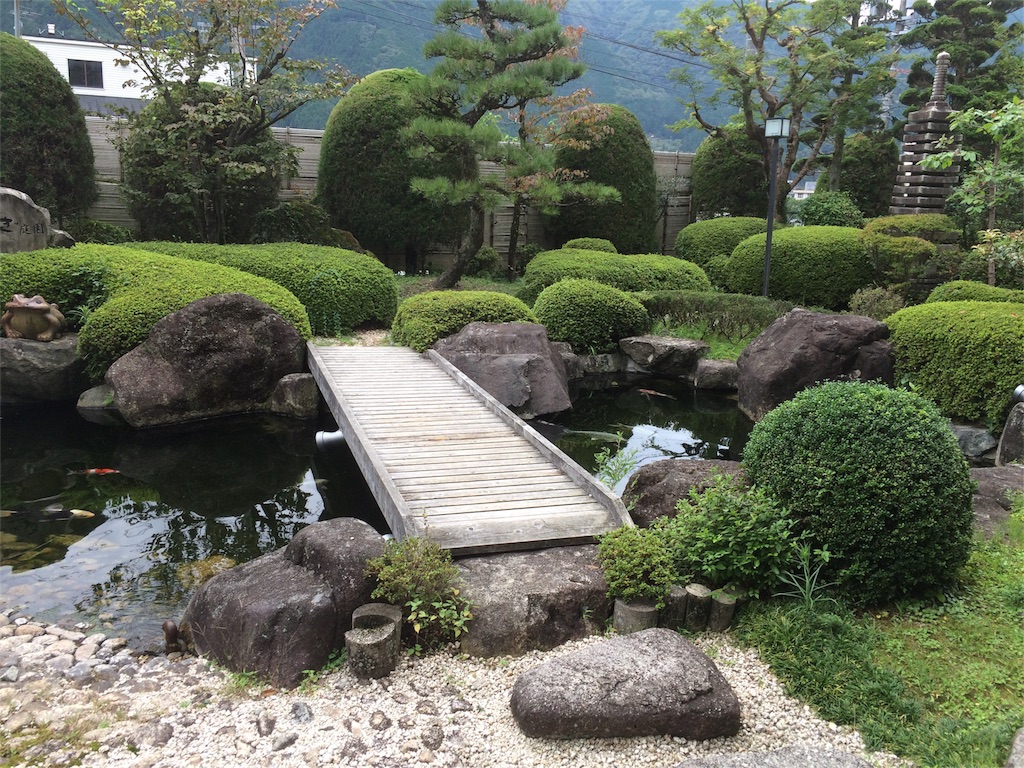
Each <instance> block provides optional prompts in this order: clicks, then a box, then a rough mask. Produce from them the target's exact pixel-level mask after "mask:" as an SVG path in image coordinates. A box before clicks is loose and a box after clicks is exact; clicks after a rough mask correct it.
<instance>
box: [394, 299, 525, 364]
mask: <svg viewBox="0 0 1024 768" xmlns="http://www.w3.org/2000/svg"><path fill="white" fill-rule="evenodd" d="M474 321H481V322H486V323H535V322H537V318H536V317H535V316H534V314H533V312H532V311H530V308H529V307H528V306H526V305H525V304H524V303H523V302H521V301H520V300H519V299H517V298H515V297H514V296H509V295H508V294H507V293H497V292H494V291H430V292H429V293H419V294H416V295H415V296H410V297H409V298H408V299H406V300H405V301H403V302H402V304H401V306H399V307H398V313H397V314H396V315H395V322H394V324H393V325H392V326H391V337H392V339H393V340H394V342H395V343H396V344H401V345H403V346H407V347H412V348H413V349H415V350H416V351H417V352H423V351H424V350H426V349H429V348H430V346H431V345H432V344H433V343H434V342H435V341H437V340H438V339H442V338H444V337H445V336H451V335H452V334H453V333H458V332H459V331H460V330H462V328H464V327H465V326H466V325H468V324H469V323H472V322H474Z"/></svg>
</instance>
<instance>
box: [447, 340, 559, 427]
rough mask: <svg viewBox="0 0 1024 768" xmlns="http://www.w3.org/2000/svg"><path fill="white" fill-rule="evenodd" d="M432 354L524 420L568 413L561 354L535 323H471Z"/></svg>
mask: <svg viewBox="0 0 1024 768" xmlns="http://www.w3.org/2000/svg"><path fill="white" fill-rule="evenodd" d="M434 349H435V350H437V352H438V354H440V355H441V356H442V357H444V358H445V359H446V360H448V362H450V363H451V364H452V365H454V366H455V367H456V368H458V369H459V370H460V371H462V372H463V373H465V374H466V375H467V376H469V378H471V379H472V380H473V381H475V382H476V383H477V384H479V385H480V386H481V387H483V388H484V389H485V390H486V391H487V392H488V393H489V394H490V395H491V396H492V397H493V398H494V399H496V400H497V401H498V402H500V403H501V404H502V405H504V406H506V407H508V408H512V409H514V410H516V411H517V412H519V413H520V414H521V415H523V416H524V417H531V416H539V415H542V414H552V413H559V412H561V411H566V410H569V409H570V408H572V401H571V400H570V399H569V388H568V379H567V376H566V371H565V363H564V362H563V360H562V356H561V354H560V353H559V352H558V350H556V349H555V348H554V347H553V346H552V345H551V342H549V341H548V336H547V331H546V330H545V328H544V326H543V325H540V324H538V323H480V322H476V323H470V324H469V325H467V326H466V327H465V328H463V329H462V330H461V331H459V332H458V333H456V334H454V335H453V336H449V337H447V338H444V339H441V340H439V341H438V342H437V343H436V344H435V345H434Z"/></svg>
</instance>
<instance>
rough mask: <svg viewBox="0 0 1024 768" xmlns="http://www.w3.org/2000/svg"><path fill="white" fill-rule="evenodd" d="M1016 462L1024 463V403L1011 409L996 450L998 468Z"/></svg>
mask: <svg viewBox="0 0 1024 768" xmlns="http://www.w3.org/2000/svg"><path fill="white" fill-rule="evenodd" d="M1015 461H1016V462H1020V461H1024V403H1017V404H1016V405H1015V406H1013V408H1011V409H1010V415H1009V416H1007V418H1006V424H1005V425H1004V426H1003V434H1002V435H1000V436H999V447H998V449H997V450H996V466H997V467H1001V466H1003V465H1005V464H1010V463H1012V462H1015Z"/></svg>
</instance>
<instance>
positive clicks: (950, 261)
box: [864, 232, 959, 304]
mask: <svg viewBox="0 0 1024 768" xmlns="http://www.w3.org/2000/svg"><path fill="white" fill-rule="evenodd" d="M864 244H865V245H866V246H867V249H868V254H869V255H870V257H871V261H872V262H873V263H874V270H875V282H876V283H878V284H879V285H884V286H887V287H889V288H892V289H893V290H897V291H899V292H900V293H901V294H902V295H903V296H904V298H906V299H909V300H910V301H911V302H912V303H915V304H916V303H918V302H919V301H920V298H921V297H920V296H919V295H918V294H919V293H920V291H921V289H920V288H919V287H918V285H919V283H918V282H917V281H920V280H922V279H923V280H930V281H933V282H931V283H930V284H931V285H934V281H935V280H948V279H949V278H950V277H952V276H953V275H954V274H955V273H956V271H957V267H958V263H959V252H955V251H954V252H949V251H939V249H938V248H937V247H936V246H935V244H934V243H931V242H929V241H928V240H925V239H923V238H920V237H890V236H889V235H881V234H878V233H876V232H865V233H864ZM920 285H922V286H923V285H928V283H925V282H921V283H920Z"/></svg>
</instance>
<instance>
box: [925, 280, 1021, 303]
mask: <svg viewBox="0 0 1024 768" xmlns="http://www.w3.org/2000/svg"><path fill="white" fill-rule="evenodd" d="M934 301H1014V302H1017V303H1018V304H1021V303H1024V290H1020V291H1014V290H1011V289H1009V288H998V287H996V286H994V285H989V284H988V283H977V282H974V281H973V280H953V281H951V282H948V283H943V284H942V285H937V286H935V288H934V289H933V290H932V292H931V293H929V294H928V298H927V299H925V303H926V304H930V303H932V302H934Z"/></svg>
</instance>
